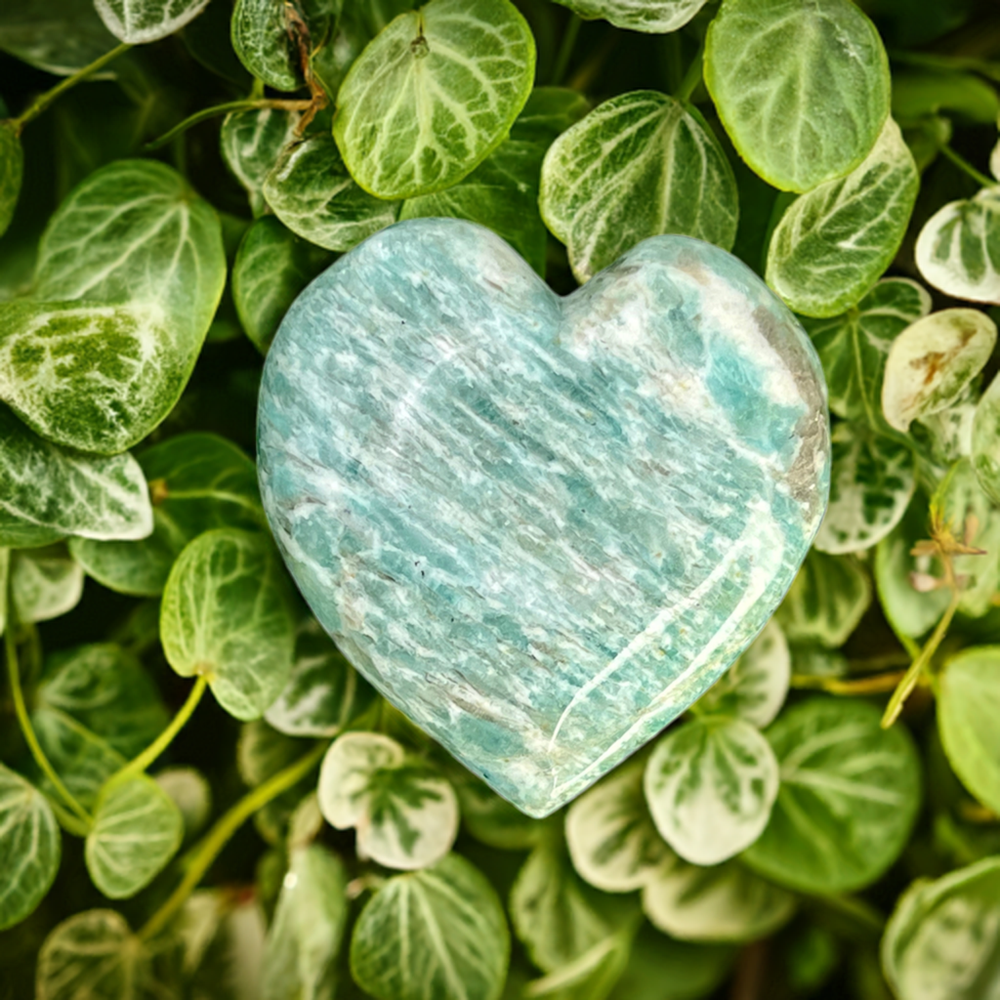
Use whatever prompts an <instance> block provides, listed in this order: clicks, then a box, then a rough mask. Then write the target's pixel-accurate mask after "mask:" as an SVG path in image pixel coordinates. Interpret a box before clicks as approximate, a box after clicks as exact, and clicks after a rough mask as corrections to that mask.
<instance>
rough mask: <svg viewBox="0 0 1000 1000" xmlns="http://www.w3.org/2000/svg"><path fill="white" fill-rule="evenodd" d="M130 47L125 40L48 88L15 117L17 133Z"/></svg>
mask: <svg viewBox="0 0 1000 1000" xmlns="http://www.w3.org/2000/svg"><path fill="white" fill-rule="evenodd" d="M130 48H132V46H131V45H128V44H126V43H124V42H123V43H122V44H121V45H119V46H117V47H116V48H113V49H112V50H111V51H110V52H105V53H104V55H103V56H100V57H99V58H98V59H95V60H94V61H93V62H92V63H91V64H90V65H89V66H84V67H83V69H81V70H77V71H76V72H75V73H74V74H73V75H72V76H68V77H66V79H65V80H63V81H61V82H60V83H57V84H56V85H55V86H54V87H53V88H52V89H51V90H47V91H45V93H44V94H42V95H40V96H39V97H37V98H36V99H35V102H34V104H32V105H31V106H30V107H29V108H28V110H27V111H24V112H22V113H21V114H20V115H19V116H18V117H17V118H15V119H14V129H15V131H16V132H17V134H18V135H20V134H21V129H23V128H24V126H25V125H27V124H28V122H30V121H31V120H32V119H33V118H37V117H38V116H39V115H40V114H41V113H42V112H43V111H44V110H45V109H46V108H47V107H48V106H49V105H50V104H51V103H52V102H53V101H54V100H55V99H56V98H57V97H60V96H61V95H62V94H64V93H65V92H66V91H67V90H69V89H70V88H72V87H75V86H76V85H77V84H78V83H80V81H81V80H86V79H87V77H88V76H91V75H92V74H94V73H96V72H97V71H98V70H99V69H104V67H105V66H107V64H108V63H109V62H111V61H112V60H113V59H117V58H118V57H119V56H120V55H122V54H123V53H125V52H128V50H129V49H130Z"/></svg>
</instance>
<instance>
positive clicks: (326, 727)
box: [264, 618, 377, 738]
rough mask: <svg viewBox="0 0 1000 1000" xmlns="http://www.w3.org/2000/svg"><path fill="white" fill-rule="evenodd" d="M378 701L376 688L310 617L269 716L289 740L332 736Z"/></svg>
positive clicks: (300, 635)
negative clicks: (286, 681) (297, 737)
mask: <svg viewBox="0 0 1000 1000" xmlns="http://www.w3.org/2000/svg"><path fill="white" fill-rule="evenodd" d="M376 697H377V695H376V694H375V690H374V688H372V686H371V685H370V684H369V683H368V682H367V681H366V680H365V679H364V678H363V677H361V676H360V675H359V674H358V673H357V671H356V670H355V669H354V668H353V667H352V666H351V665H350V664H349V663H348V662H347V660H346V659H344V656H343V654H342V653H341V652H340V650H339V649H337V647H336V646H335V645H334V644H333V642H332V641H331V640H330V638H329V637H328V636H327V635H326V633H325V632H323V630H322V629H321V628H320V627H319V625H318V624H317V622H316V620H315V619H314V618H309V619H307V621H306V622H305V624H304V625H303V626H302V627H301V628H300V629H299V633H298V637H297V638H296V640H295V660H294V662H293V663H292V671H291V675H290V677H289V679H288V683H287V684H286V685H285V688H284V690H283V691H282V692H281V694H280V695H279V696H278V699H277V701H275V702H274V703H273V704H272V705H271V706H270V707H269V708H268V709H267V711H266V712H265V713H264V718H265V719H266V720H267V722H268V723H269V724H270V725H271V726H273V727H274V728H275V729H277V730H278V731H279V732H282V733H286V734H287V735H288V736H313V737H318V738H324V737H325V738H329V737H331V736H337V735H338V734H339V733H341V732H343V730H344V729H345V728H346V727H347V725H348V724H349V723H350V722H351V721H352V720H354V719H355V718H357V717H358V716H359V715H362V714H363V713H364V712H366V711H367V710H368V709H369V708H370V707H371V706H372V704H373V703H374V701H375V698H376Z"/></svg>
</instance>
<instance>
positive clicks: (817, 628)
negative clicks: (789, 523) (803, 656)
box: [777, 549, 872, 649]
mask: <svg viewBox="0 0 1000 1000" xmlns="http://www.w3.org/2000/svg"><path fill="white" fill-rule="evenodd" d="M871 602H872V587H871V582H870V581H869V579H868V575H867V574H866V573H865V571H864V570H863V569H862V568H861V567H860V566H859V565H858V563H857V562H856V561H855V560H854V559H853V558H852V557H850V556H831V555H827V554H826V553H825V552H820V551H818V550H817V549H810V550H809V554H808V555H807V556H806V559H805V562H804V563H803V564H802V568H801V569H800V570H799V572H798V574H797V575H796V577H795V580H794V581H793V582H792V586H791V587H790V588H789V590H788V594H787V595H786V596H785V599H784V601H782V603H781V606H780V607H779V608H778V611H777V618H778V623H779V624H780V625H781V627H782V629H783V630H784V633H785V636H786V638H787V639H788V641H789V642H801V643H817V642H818V643H820V644H821V645H823V646H826V647H827V648H828V649H836V648H837V647H838V646H842V645H843V644H844V643H845V642H846V641H847V637H848V636H849V635H850V634H851V633H852V632H853V631H854V630H855V629H856V628H857V627H858V623H859V622H860V621H861V618H862V616H863V615H864V613H865V612H866V611H867V610H868V607H869V605H870V604H871Z"/></svg>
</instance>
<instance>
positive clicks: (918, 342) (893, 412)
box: [882, 309, 997, 431]
mask: <svg viewBox="0 0 1000 1000" xmlns="http://www.w3.org/2000/svg"><path fill="white" fill-rule="evenodd" d="M996 342H997V328H996V324H995V323H994V322H993V320H991V319H990V318H989V316H987V315H986V314H985V313H984V312H980V311H979V310H978V309H942V310H941V311H940V312H936V313H931V314H930V315H929V316H925V317H924V318H923V319H920V320H917V322H916V323H913V324H912V325H911V326H908V327H907V328H906V329H905V330H904V331H903V332H902V333H901V334H900V335H899V336H898V337H897V338H896V339H895V340H894V341H893V343H892V348H891V349H890V350H889V357H888V358H887V359H886V363H885V380H884V381H883V383H882V412H883V414H884V415H885V419H886V420H887V421H888V422H889V426H890V427H893V428H895V429H896V430H899V431H906V430H909V427H910V424H911V423H912V422H913V421H914V420H917V419H919V418H921V417H924V416H927V415H929V414H932V413H939V412H940V411H941V410H944V409H946V408H947V407H949V406H950V405H951V404H952V403H954V402H955V401H956V400H957V399H958V397H959V396H960V395H961V393H962V392H963V391H964V389H965V387H966V386H967V385H968V384H969V383H970V382H971V381H972V380H973V379H974V378H975V377H976V376H977V375H978V374H979V372H980V371H982V368H983V365H985V364H986V362H987V361H988V360H989V357H990V355H991V354H992V353H993V347H994V345H995V344H996Z"/></svg>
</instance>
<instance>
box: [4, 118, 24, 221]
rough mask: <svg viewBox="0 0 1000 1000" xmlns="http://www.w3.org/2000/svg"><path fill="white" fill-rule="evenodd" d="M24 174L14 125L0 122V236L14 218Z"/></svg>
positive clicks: (22, 155) (22, 157)
mask: <svg viewBox="0 0 1000 1000" xmlns="http://www.w3.org/2000/svg"><path fill="white" fill-rule="evenodd" d="M23 174H24V150H23V149H22V148H21V140H20V138H19V136H18V134H17V130H16V129H15V127H14V125H13V123H11V122H6V121H0V236H3V234H4V233H5V232H6V231H7V227H8V226H9V225H10V220H11V219H12V218H13V217H14V209H15V208H16V207H17V199H18V196H19V195H20V193H21V178H22V176H23Z"/></svg>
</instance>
